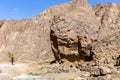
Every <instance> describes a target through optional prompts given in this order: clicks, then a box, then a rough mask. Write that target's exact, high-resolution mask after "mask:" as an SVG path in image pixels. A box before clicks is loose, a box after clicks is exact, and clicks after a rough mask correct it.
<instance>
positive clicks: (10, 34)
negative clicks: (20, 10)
mask: <svg viewBox="0 0 120 80" xmlns="http://www.w3.org/2000/svg"><path fill="white" fill-rule="evenodd" d="M43 22H45V21H44V20H43ZM47 25H48V24H47ZM47 25H46V23H45V24H44V23H42V22H41V23H38V22H37V21H36V20H34V19H24V20H20V21H14V20H10V21H3V24H2V26H1V28H0V55H1V58H0V60H1V61H8V60H9V54H8V53H9V52H10V53H12V54H13V56H14V59H15V61H42V60H49V59H51V58H52V57H53V54H52V52H51V48H50V37H49V33H50V28H47Z"/></svg>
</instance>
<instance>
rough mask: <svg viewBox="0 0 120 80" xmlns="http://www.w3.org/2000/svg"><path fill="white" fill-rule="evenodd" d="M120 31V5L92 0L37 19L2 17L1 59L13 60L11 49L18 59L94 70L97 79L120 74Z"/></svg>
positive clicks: (78, 0) (74, 0)
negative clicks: (94, 3) (92, 2)
mask: <svg viewBox="0 0 120 80" xmlns="http://www.w3.org/2000/svg"><path fill="white" fill-rule="evenodd" d="M119 36H120V4H115V3H108V4H96V5H95V6H94V7H93V8H92V7H91V6H90V5H89V4H88V3H87V1H86V0H72V1H70V2H68V3H64V4H60V5H56V6H53V7H49V8H47V9H46V10H44V11H43V12H41V13H40V14H39V15H37V16H35V17H33V18H31V19H24V20H20V21H14V20H9V21H6V20H2V21H0V56H1V58H0V60H1V61H3V62H4V61H8V60H9V52H10V53H11V54H13V56H14V58H15V60H16V61H18V62H20V61H21V62H31V61H36V62H38V63H41V62H46V61H47V62H48V63H55V64H57V62H59V63H61V66H69V67H75V68H76V70H75V71H86V72H89V73H90V75H89V77H90V76H91V79H92V77H98V78H99V77H101V76H103V77H102V78H103V79H104V78H105V80H109V79H112V78H113V79H112V80H114V77H115V76H116V78H117V77H118V79H119V78H120V76H119V75H120V72H119V71H120V42H119V40H120V37H119ZM61 66H59V67H61ZM57 69H58V70H59V68H57ZM75 71H74V72H75ZM48 72H49V71H48ZM53 73H55V72H53ZM110 75H111V76H112V77H111V76H110ZM117 75H118V76H117ZM109 76H110V77H109ZM107 78H108V79H107ZM116 80H117V79H116Z"/></svg>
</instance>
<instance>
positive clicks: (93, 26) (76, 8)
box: [51, 0, 100, 62]
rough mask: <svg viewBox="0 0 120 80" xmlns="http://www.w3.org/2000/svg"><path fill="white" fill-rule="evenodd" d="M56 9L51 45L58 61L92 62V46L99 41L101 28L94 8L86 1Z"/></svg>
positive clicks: (78, 0) (76, 0)
mask: <svg viewBox="0 0 120 80" xmlns="http://www.w3.org/2000/svg"><path fill="white" fill-rule="evenodd" d="M66 5H67V6H66ZM55 7H57V8H54V7H53V8H54V9H53V10H52V14H54V16H53V20H52V25H51V43H52V50H53V52H54V54H55V55H56V59H58V61H59V60H60V59H61V58H66V59H67V60H69V61H71V62H73V61H79V60H81V59H82V60H91V59H92V58H91V57H92V55H93V52H92V48H93V46H92V44H93V42H94V41H97V37H98V35H97V33H98V31H99V26H100V24H99V22H98V21H97V18H96V16H95V14H94V11H93V10H92V8H91V7H90V6H89V5H88V3H87V1H85V0H81V1H80V0H74V1H72V2H69V3H65V4H62V5H60V6H55ZM61 8H62V11H60V9H61ZM88 17H89V18H88ZM90 58H91V59H90Z"/></svg>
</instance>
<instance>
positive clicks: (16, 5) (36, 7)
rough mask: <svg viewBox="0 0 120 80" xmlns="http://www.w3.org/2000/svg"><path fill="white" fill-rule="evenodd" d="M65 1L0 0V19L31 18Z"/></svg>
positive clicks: (93, 0) (104, 0)
mask: <svg viewBox="0 0 120 80" xmlns="http://www.w3.org/2000/svg"><path fill="white" fill-rule="evenodd" d="M67 1H69V0H0V3H1V4H0V20H2V19H6V20H8V19H23V18H31V17H33V16H36V15H37V14H39V13H40V12H41V11H43V10H44V9H45V8H47V7H49V6H52V5H55V4H60V3H64V2H67ZM88 2H89V3H90V5H92V6H93V5H94V4H95V3H108V2H115V3H120V0H88Z"/></svg>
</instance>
